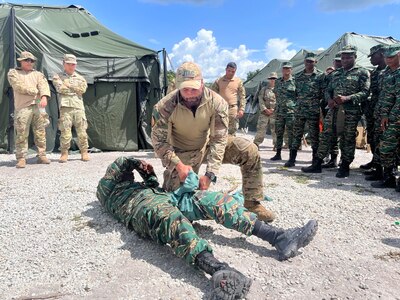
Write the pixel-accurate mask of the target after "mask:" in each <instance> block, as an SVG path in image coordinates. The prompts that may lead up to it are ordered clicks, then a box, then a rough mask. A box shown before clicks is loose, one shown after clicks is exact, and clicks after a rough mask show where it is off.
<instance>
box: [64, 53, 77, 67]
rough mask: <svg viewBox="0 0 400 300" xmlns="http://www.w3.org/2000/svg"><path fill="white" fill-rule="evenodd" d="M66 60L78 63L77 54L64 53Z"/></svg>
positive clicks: (66, 61) (68, 62)
mask: <svg viewBox="0 0 400 300" xmlns="http://www.w3.org/2000/svg"><path fill="white" fill-rule="evenodd" d="M64 62H65V63H66V64H75V65H76V64H77V62H76V56H75V55H73V54H64Z"/></svg>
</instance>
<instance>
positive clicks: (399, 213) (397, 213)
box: [385, 207, 400, 218]
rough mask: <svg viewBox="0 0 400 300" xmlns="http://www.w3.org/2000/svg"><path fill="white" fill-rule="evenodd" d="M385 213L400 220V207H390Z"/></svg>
mask: <svg viewBox="0 0 400 300" xmlns="http://www.w3.org/2000/svg"><path fill="white" fill-rule="evenodd" d="M385 213H386V214H388V215H389V216H391V217H393V218H400V207H388V208H386V209H385Z"/></svg>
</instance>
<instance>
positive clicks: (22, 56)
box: [17, 51, 36, 61]
mask: <svg viewBox="0 0 400 300" xmlns="http://www.w3.org/2000/svg"><path fill="white" fill-rule="evenodd" d="M26 59H32V60H34V61H36V57H34V56H33V54H32V53H30V52H28V51H22V52H21V54H20V55H19V57H18V58H17V60H18V61H22V60H26Z"/></svg>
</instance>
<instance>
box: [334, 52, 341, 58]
mask: <svg viewBox="0 0 400 300" xmlns="http://www.w3.org/2000/svg"><path fill="white" fill-rule="evenodd" d="M335 60H342V56H341V55H340V52H338V53H336V55H335Z"/></svg>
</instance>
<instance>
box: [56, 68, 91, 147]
mask: <svg viewBox="0 0 400 300" xmlns="http://www.w3.org/2000/svg"><path fill="white" fill-rule="evenodd" d="M53 84H54V87H55V88H56V90H57V92H58V95H59V103H60V119H59V121H58V127H59V129H60V131H61V136H60V150H61V151H68V150H69V148H70V146H71V139H72V131H71V128H72V126H75V130H76V133H77V135H78V146H79V149H80V150H81V151H85V150H87V149H88V148H89V143H88V135H87V133H86V129H87V119H86V114H85V107H84V105H83V98H82V94H83V93H85V92H86V89H87V83H86V80H85V78H83V77H82V76H81V75H79V74H77V73H76V72H74V73H73V74H72V75H68V74H67V73H65V72H63V73H60V74H56V75H54V77H53Z"/></svg>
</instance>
